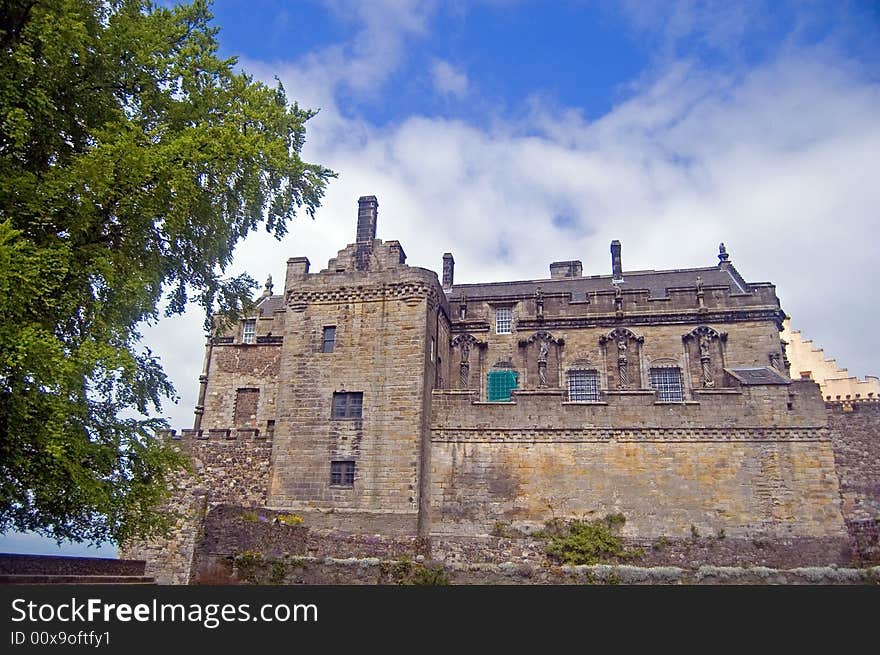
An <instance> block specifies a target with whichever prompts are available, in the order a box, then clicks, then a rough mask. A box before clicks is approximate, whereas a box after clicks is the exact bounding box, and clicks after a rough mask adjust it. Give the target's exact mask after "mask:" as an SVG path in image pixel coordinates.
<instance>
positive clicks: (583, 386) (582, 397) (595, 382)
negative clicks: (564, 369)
mask: <svg viewBox="0 0 880 655" xmlns="http://www.w3.org/2000/svg"><path fill="white" fill-rule="evenodd" d="M568 399H569V400H572V401H585V402H591V403H595V402H599V373H598V371H569V372H568Z"/></svg>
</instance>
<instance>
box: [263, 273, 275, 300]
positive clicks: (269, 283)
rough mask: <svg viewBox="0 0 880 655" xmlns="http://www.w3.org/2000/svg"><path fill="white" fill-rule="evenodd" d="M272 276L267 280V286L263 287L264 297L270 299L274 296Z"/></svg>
mask: <svg viewBox="0 0 880 655" xmlns="http://www.w3.org/2000/svg"><path fill="white" fill-rule="evenodd" d="M272 286H273V285H272V276H271V275H270V276H269V277H267V278H266V284H265V286H264V287H263V297H264V298H265V297H268V296H271V295H272Z"/></svg>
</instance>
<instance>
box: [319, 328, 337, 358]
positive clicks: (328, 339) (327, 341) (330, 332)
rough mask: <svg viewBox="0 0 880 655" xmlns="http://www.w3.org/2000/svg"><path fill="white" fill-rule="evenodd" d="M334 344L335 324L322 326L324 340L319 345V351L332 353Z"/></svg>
mask: <svg viewBox="0 0 880 655" xmlns="http://www.w3.org/2000/svg"><path fill="white" fill-rule="evenodd" d="M335 346H336V326H335V325H328V326H327V327H325V328H324V342H323V345H322V346H321V352H324V353H332V352H333V348H334V347H335Z"/></svg>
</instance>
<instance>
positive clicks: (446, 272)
mask: <svg viewBox="0 0 880 655" xmlns="http://www.w3.org/2000/svg"><path fill="white" fill-rule="evenodd" d="M454 273H455V259H453V258H452V253H451V252H444V253H443V288H444V289H451V288H452V279H453V274H454Z"/></svg>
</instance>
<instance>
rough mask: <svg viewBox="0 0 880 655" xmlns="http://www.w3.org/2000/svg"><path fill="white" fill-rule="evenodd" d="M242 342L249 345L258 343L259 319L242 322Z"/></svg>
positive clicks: (248, 319)
mask: <svg viewBox="0 0 880 655" xmlns="http://www.w3.org/2000/svg"><path fill="white" fill-rule="evenodd" d="M241 342H242V343H244V344H248V345H252V344H255V343H256V342H257V319H255V318H246V319H244V320H243V321H242V322H241Z"/></svg>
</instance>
